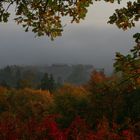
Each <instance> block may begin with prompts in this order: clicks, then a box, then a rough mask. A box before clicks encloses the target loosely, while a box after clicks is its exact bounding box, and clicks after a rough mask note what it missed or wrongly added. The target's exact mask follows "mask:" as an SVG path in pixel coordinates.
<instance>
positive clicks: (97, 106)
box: [0, 70, 140, 140]
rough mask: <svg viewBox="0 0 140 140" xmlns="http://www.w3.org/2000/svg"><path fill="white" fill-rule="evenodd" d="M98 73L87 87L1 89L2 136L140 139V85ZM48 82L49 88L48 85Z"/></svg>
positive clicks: (60, 139) (120, 76)
mask: <svg viewBox="0 0 140 140" xmlns="http://www.w3.org/2000/svg"><path fill="white" fill-rule="evenodd" d="M123 78H124V77H123V74H118V75H115V76H110V77H108V76H106V75H105V74H104V73H103V72H98V71H95V70H94V71H93V72H92V73H91V76H90V79H89V81H88V82H87V83H85V84H83V85H71V84H65V83H64V84H63V85H61V86H59V87H58V88H57V89H55V90H51V89H48V88H47V86H48V85H44V88H43V89H33V88H31V87H30V88H29V87H28V88H27V87H24V88H23V87H22V88H18V89H15V88H6V86H5V87H4V86H3V87H2V86H1V87H0V138H1V139H6V140H17V139H18V140H19V139H31V140H38V139H41V140H43V139H48V140H69V139H70V140H77V139H80V140H104V139H107V140H130V139H131V140H138V139H140V135H139V132H140V124H139V119H140V111H139V109H140V94H139V92H140V84H139V79H137V80H138V81H137V83H135V85H133V83H131V81H130V80H129V81H127V82H124V79H123ZM45 86H46V88H45Z"/></svg>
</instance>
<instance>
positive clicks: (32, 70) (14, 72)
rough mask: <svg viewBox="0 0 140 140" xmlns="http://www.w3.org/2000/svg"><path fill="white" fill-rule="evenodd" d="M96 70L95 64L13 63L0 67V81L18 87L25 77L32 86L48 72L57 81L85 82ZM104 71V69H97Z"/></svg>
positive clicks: (77, 83) (62, 82)
mask: <svg viewBox="0 0 140 140" xmlns="http://www.w3.org/2000/svg"><path fill="white" fill-rule="evenodd" d="M93 70H95V67H94V66H93V65H84V64H78V65H68V64H52V65H42V66H30V65H28V66H18V65H11V66H6V67H4V68H1V69H0V82H1V83H3V82H6V84H8V85H10V86H12V87H16V85H17V82H18V80H19V79H25V80H27V81H28V82H29V81H30V82H31V83H32V85H33V86H32V87H36V86H37V85H39V83H40V81H41V79H42V77H43V75H44V74H45V73H48V74H49V75H53V78H54V80H55V82H56V83H59V84H64V83H71V84H76V85H80V84H84V83H86V82H87V81H88V80H89V78H90V74H91V72H92V71H93ZM96 70H98V71H102V72H104V69H96Z"/></svg>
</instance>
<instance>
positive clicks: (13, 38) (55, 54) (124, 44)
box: [0, 2, 140, 73]
mask: <svg viewBox="0 0 140 140" xmlns="http://www.w3.org/2000/svg"><path fill="white" fill-rule="evenodd" d="M125 3H126V2H123V3H122V4H121V5H118V4H109V3H105V2H95V4H93V6H91V7H90V8H89V12H88V14H87V17H86V19H85V20H84V21H82V22H81V23H80V24H70V21H69V23H68V19H65V20H64V21H63V23H64V24H67V26H66V27H65V28H64V32H63V35H62V37H58V38H56V39H55V40H54V41H50V40H49V39H48V38H47V37H41V38H34V34H33V33H31V32H30V33H25V32H24V29H23V28H21V27H20V26H17V25H16V24H15V23H14V21H10V22H8V23H7V24H4V23H0V42H1V45H0V67H4V66H6V65H46V64H55V63H60V64H61V63H62V64H63V63H64V64H92V65H93V66H95V67H97V68H105V70H106V72H107V73H110V72H111V71H112V70H113V67H112V65H113V61H114V57H115V52H121V53H127V52H128V51H129V49H130V48H132V47H133V46H134V42H133V38H132V36H133V34H134V33H136V32H138V28H139V27H140V25H138V24H137V26H136V27H135V28H132V29H130V30H128V31H125V32H124V31H122V30H119V29H118V28H117V27H116V26H115V25H110V24H107V21H108V18H109V16H111V15H112V13H113V11H114V9H116V8H118V7H122V5H123V6H125Z"/></svg>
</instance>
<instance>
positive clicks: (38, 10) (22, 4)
mask: <svg viewBox="0 0 140 140" xmlns="http://www.w3.org/2000/svg"><path fill="white" fill-rule="evenodd" d="M95 1H105V2H111V3H114V2H118V3H120V2H121V1H122V0H1V1H0V22H8V19H9V17H10V15H11V12H10V10H9V8H10V7H11V6H12V7H13V8H12V9H14V13H15V17H14V20H15V21H16V23H17V24H21V25H22V26H23V27H24V28H25V31H26V32H28V31H29V30H31V31H32V32H34V33H35V34H36V35H37V36H44V35H46V36H49V37H50V38H51V39H54V38H55V37H57V36H61V35H62V31H63V28H64V25H63V24H62V17H64V16H68V17H71V22H76V23H79V22H80V20H81V19H84V18H85V16H86V14H87V12H88V10H87V9H88V7H89V6H90V5H91V4H93V2H95ZM139 19H140V0H135V1H134V2H131V1H129V2H128V3H127V7H123V8H121V9H116V11H115V13H114V14H113V15H112V16H110V18H109V21H108V23H110V24H116V25H117V26H118V27H119V28H122V29H124V30H126V29H127V28H131V27H133V26H135V21H138V20H139Z"/></svg>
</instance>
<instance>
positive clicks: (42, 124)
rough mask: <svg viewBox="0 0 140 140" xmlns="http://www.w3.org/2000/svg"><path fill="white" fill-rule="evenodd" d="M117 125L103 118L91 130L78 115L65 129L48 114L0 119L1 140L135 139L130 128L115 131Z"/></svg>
mask: <svg viewBox="0 0 140 140" xmlns="http://www.w3.org/2000/svg"><path fill="white" fill-rule="evenodd" d="M118 127H119V126H118V125H116V124H114V125H113V127H112V128H110V127H109V124H108V122H107V120H103V121H102V122H100V124H99V125H98V126H97V130H96V131H93V130H92V129H91V128H90V127H89V126H88V125H87V123H86V121H85V120H84V119H81V118H80V117H79V116H77V117H76V118H75V120H74V121H73V122H72V123H71V125H70V126H69V127H68V128H66V129H60V128H59V126H58V124H57V123H56V121H55V116H54V115H50V116H47V117H45V118H44V119H43V120H42V121H38V120H35V119H33V118H32V119H30V120H28V121H27V122H21V121H20V120H19V119H17V118H16V117H14V116H6V117H4V118H3V119H1V120H0V139H1V140H22V139H23V140H24V139H30V140H105V139H107V140H135V136H134V133H133V132H132V131H131V130H123V131H122V132H119V133H116V132H117V131H116V130H117V129H118Z"/></svg>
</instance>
